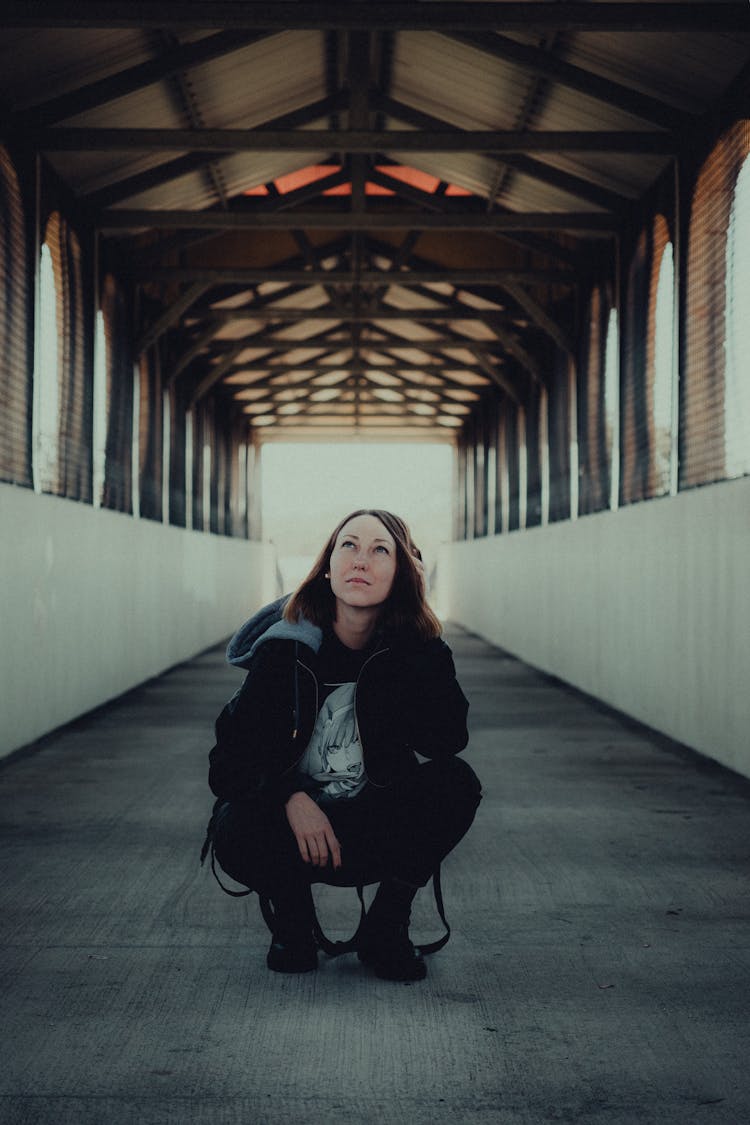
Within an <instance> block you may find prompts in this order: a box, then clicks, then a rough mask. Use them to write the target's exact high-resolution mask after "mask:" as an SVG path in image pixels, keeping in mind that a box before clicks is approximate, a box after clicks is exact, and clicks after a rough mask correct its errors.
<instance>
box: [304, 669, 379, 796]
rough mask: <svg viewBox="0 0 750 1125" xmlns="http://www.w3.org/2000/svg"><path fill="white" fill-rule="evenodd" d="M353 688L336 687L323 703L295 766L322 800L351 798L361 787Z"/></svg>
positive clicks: (346, 685)
mask: <svg viewBox="0 0 750 1125" xmlns="http://www.w3.org/2000/svg"><path fill="white" fill-rule="evenodd" d="M354 688H355V684H353V683H350V684H340V685H339V686H338V687H337V688H335V690H334V691H332V692H331V694H330V695H329V696H328V697H327V698H326V699H325V701H324V703H323V706H322V707H321V709H320V711H319V713H318V718H317V721H316V723H315V727H314V729H313V733H312V737H311V739H310V742H309V744H308V746H307V749H306V750H305V753H304V755H303V756H302V759H301V761H300V763H299V767H298V768H299V770H300V772H301V773H305V774H307V775H308V776H309V777H311V778H312V779H313V780H314V781H316V782H317V783H318V784H319V785H320V786H321V787H322V788H321V795H323V796H325V797H334V798H337V797H354V796H356V794H357V793H359V792H360V790H361V789H362V788H363V787H364V785H365V782H366V781H367V778H366V777H365V767H364V761H363V759H362V747H361V745H360V742H359V737H358V735H357V724H356V721H355V717H354Z"/></svg>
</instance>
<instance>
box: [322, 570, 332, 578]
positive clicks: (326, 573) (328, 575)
mask: <svg viewBox="0 0 750 1125" xmlns="http://www.w3.org/2000/svg"><path fill="white" fill-rule="evenodd" d="M323 577H324V578H330V577H331V576H330V574H329V573H328V571H326V572H325V574H324V575H323Z"/></svg>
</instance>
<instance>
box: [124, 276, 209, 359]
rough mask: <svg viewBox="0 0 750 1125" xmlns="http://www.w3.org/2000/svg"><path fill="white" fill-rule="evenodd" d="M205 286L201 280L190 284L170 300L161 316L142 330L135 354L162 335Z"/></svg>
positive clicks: (201, 292)
mask: <svg viewBox="0 0 750 1125" xmlns="http://www.w3.org/2000/svg"><path fill="white" fill-rule="evenodd" d="M206 288H207V286H205V285H204V284H202V282H196V283H195V284H194V285H191V286H190V288H189V289H186V290H185V292H184V293H181V294H180V296H179V297H178V298H177V299H176V300H175V301H173V302H172V304H171V305H170V306H169V308H168V309H165V310H164V312H163V313H162V314H161V316H159V317H158V318H157V319H156V320H155V321H154V323H153V324H151V325H149V327H148V328H146V329H145V330H144V332H143V333H142V335H141V336H140V337H139V339H138V341H137V343H136V346H135V352H136V355H142V354H143V352H145V351H146V349H147V348H149V347H151V345H152V344H155V343H156V341H157V340H158V339H159V337H160V336H163V335H164V333H165V332H166V331H167V330H168V329H169V328H171V327H172V325H173V324H176V323H177V322H178V320H179V319H180V317H181V316H182V315H183V313H185V312H186V311H187V310H188V309H189V308H190V306H191V305H194V304H195V302H196V301H197V300H199V299H200V298H201V297H202V296H203V294H204V293H205V292H206Z"/></svg>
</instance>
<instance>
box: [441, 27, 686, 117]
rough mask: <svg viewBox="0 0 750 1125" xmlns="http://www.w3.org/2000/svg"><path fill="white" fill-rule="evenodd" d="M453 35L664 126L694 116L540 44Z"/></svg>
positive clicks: (529, 70)
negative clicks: (575, 64)
mask: <svg viewBox="0 0 750 1125" xmlns="http://www.w3.org/2000/svg"><path fill="white" fill-rule="evenodd" d="M450 38H451V39H454V40H455V41H456V42H457V43H464V44H466V46H468V47H471V48H472V49H474V50H477V51H481V52H482V54H485V55H491V56H492V58H495V59H500V60H501V61H502V62H509V63H513V64H515V65H516V66H520V67H522V68H523V69H524V70H525V71H527V72H529V73H532V74H536V75H537V76H538V77H539V78H544V79H547V80H549V81H551V82H555V83H557V84H558V85H560V86H566V87H567V88H568V89H571V90H575V91H576V92H577V93H580V94H585V95H586V96H587V97H590V98H596V99H597V101H601V102H604V103H606V104H607V105H610V106H612V107H613V108H615V109H619V110H622V111H623V112H624V113H628V114H631V115H633V116H634V117H640V118H641V120H642V121H650V122H651V123H652V124H653V125H659V126H660V127H661V128H663V129H680V128H682V127H683V126H684V125H685V124H686V122H687V121H689V120H690V118H689V115H688V114H686V113H684V112H683V111H682V110H679V109H676V108H674V107H673V106H670V105H668V104H665V103H664V102H661V101H659V100H658V99H657V98H652V97H650V96H649V95H648V94H642V93H641V92H640V91H639V90H634V89H633V88H632V87H631V86H624V85H622V84H621V83H619V82H613V81H612V79H610V78H602V77H601V75H598V74H594V73H593V72H592V71H590V70H584V69H583V68H581V67H579V66H574V65H573V64H572V63H568V62H565V60H564V59H561V58H560V57H559V56H558V55H556V54H553V53H551V52H549V51H543V50H541V49H540V48H539V47H530V46H527V45H526V44H523V43H517V42H516V41H515V40H513V39H507V38H506V37H505V36H502V35H478V34H477V33H476V32H455V33H453V34H451V35H450Z"/></svg>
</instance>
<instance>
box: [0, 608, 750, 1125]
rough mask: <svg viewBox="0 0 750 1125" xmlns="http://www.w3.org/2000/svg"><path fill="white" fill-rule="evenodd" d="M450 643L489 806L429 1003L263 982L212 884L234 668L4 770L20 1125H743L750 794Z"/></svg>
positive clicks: (384, 993)
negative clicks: (210, 828) (214, 738)
mask: <svg viewBox="0 0 750 1125" xmlns="http://www.w3.org/2000/svg"><path fill="white" fill-rule="evenodd" d="M450 640H451V643H452V644H453V646H454V649H455V651H456V655H457V663H458V668H459V674H460V678H461V680H462V682H463V683H464V685H465V687H466V689H467V694H468V695H469V697H470V700H471V703H472V710H471V727H472V740H471V745H470V748H469V750H468V751H467V753H468V755H469V757H470V760H471V762H472V764H473V765H474V767H475V768H476V770H477V772H478V773H479V774H480V776H481V777H482V779H483V782H484V786H485V797H484V801H483V803H482V806H481V808H480V811H479V814H478V817H477V820H476V823H475V825H474V828H473V830H472V832H471V833H470V835H469V836H468V837H467V838H466V839H465V840H464V842H463V843H462V844H461V846H460V847H459V849H458V850H457V851H456V852H455V853H454V855H453V856H452V857H450V859H449V861H448V862H447V864H446V865H445V872H444V885H445V895H446V905H447V909H448V913H449V917H450V919H451V921H452V923H453V927H454V932H453V938H452V940H451V942H450V943H449V945H448V946H447V947H446V948H445V949H444V950H443V951H442V952H441V953H438V954H437V955H436V956H434V957H433V958H432V959H431V961H430V963H429V975H428V979H427V980H426V981H425V982H422V983H419V984H414V985H403V984H392V983H389V982H385V981H379V980H377V979H375V978H374V977H372V976H369V975H368V974H367V972H366V971H365V970H364V969H363V968H362V967H361V966H360V965H359V963H358V962H357V960H356V958H354V957H353V956H346V957H343V958H339V959H338V960H335V961H327V960H326V959H325V958H321V968H320V970H319V971H318V973H312V974H307V975H305V976H300V977H283V976H278V975H276V974H272V973H269V972H268V971H267V970H266V968H265V963H264V958H265V952H266V948H267V944H268V938H267V934H266V931H265V928H264V925H263V923H262V921H261V919H260V915H259V912H258V908H257V901H256V900H255V898H254V897H253V898H251V899H239V900H233V899H230V898H228V897H226V896H225V895H223V894H222V893H221V892H220V891H219V889H218V887H217V886H216V885H215V884H214V882H213V880H212V877H211V875H210V873H209V872H208V871H207V870H205V869H201V868H200V867H199V866H198V861H197V857H198V850H199V848H200V844H201V841H202V835H203V828H204V824H205V821H206V819H207V816H208V812H209V808H210V800H209V794H208V791H207V788H206V783H205V775H206V755H207V751H208V749H209V747H210V745H211V724H212V721H213V718H214V717H215V715H216V713H217V712H218V710H219V709H220V707H221V705H222V704H223V702H224V701H225V699H226V698H227V697H228V696H229V695H230V694H231V693H232V692H233V691H234V688H235V686H236V685H237V684H238V682H239V681H238V678H237V673H236V672H234V671H233V670H231V669H229V668H227V667H226V666H225V665H224V664H223V660H222V654H221V653H220V651H219V650H215V651H212V652H210V653H207V654H204V655H203V656H201V657H199V658H198V659H196V660H193V661H191V662H190V663H188V664H185V665H183V666H181V667H179V668H176V669H175V670H173V671H171V672H169V673H168V674H167V675H165V676H163V677H161V678H160V679H158V680H155V681H153V682H151V683H149V684H147V685H145V686H144V687H142V688H139V689H138V690H136V691H135V692H132V693H131V694H129V695H128V696H127V697H125V698H123V699H122V700H119V701H117V702H116V703H114V704H112V705H111V706H109V707H107V708H104V709H102V710H101V711H99V712H97V713H96V714H94V715H92V716H89V717H88V718H86V719H84V720H81V721H80V722H78V723H76V724H74V725H73V726H71V727H68V728H66V729H65V730H64V731H61V732H60V733H59V734H58V735H56V736H54V737H52V738H50V739H49V740H47V741H46V743H45V744H44V746H43V747H42V748H41V749H40V750H39V751H38V752H36V753H34V754H31V755H29V756H26V757H21V758H17V759H16V760H15V761H12V762H10V763H9V764H7V765H6V766H5V768H4V769H2V771H0V812H1V813H2V854H3V863H2V867H1V868H0V965H1V969H0V972H1V973H2V997H3V1018H2V1023H3V1035H2V1039H3V1044H2V1065H1V1066H0V1122H2V1125H10V1123H12V1125H21V1123H23V1125H105V1123H106V1125H125V1123H127V1125H130V1123H138V1125H193V1123H201V1125H203V1123H205V1125H358V1123H368V1125H369V1123H370V1122H372V1123H375V1122H381V1123H385V1125H397V1123H398V1125H401V1123H405V1125H411V1123H415V1125H427V1123H429V1125H443V1123H446V1125H447V1123H448V1122H450V1123H451V1125H455V1123H459V1125H462V1123H464V1122H470V1123H477V1125H490V1123H492V1125H506V1123H507V1125H537V1123H542V1122H544V1123H546V1122H584V1123H590V1122H601V1123H606V1125H636V1123H641V1125H643V1123H645V1125H655V1123H661V1122H669V1123H672V1125H693V1123H696V1125H698V1123H700V1125H704V1123H706V1125H747V1123H748V1122H750V1019H749V1016H750V1012H749V1009H750V927H748V919H749V915H750V910H749V909H748V881H747V880H748V872H749V870H750V867H749V865H748V859H749V852H750V798H749V793H750V785H748V784H747V783H744V782H742V781H740V780H739V779H737V778H735V777H733V776H732V775H730V774H728V773H726V772H724V771H722V770H720V769H719V768H718V767H717V768H713V767H708V766H705V765H704V766H701V764H700V763H699V762H697V761H696V760H695V759H694V758H692V757H690V756H689V755H686V754H680V753H675V752H672V751H670V749H669V748H668V747H665V746H662V745H660V744H659V740H657V739H655V738H649V736H648V735H647V733H644V732H643V731H642V730H638V729H635V728H634V727H633V726H632V725H628V724H625V723H623V722H621V721H620V720H619V719H618V718H617V717H616V716H613V715H612V714H610V713H608V712H606V711H604V710H603V709H602V708H598V707H596V706H594V705H592V704H591V703H590V702H588V701H587V700H585V699H583V698H581V697H580V696H579V695H577V694H575V693H572V692H569V691H567V690H566V689H564V688H562V687H560V686H558V685H556V684H553V683H551V682H550V681H549V680H547V679H545V678H544V677H542V676H540V675H538V674H537V673H535V672H534V671H532V670H530V669H529V668H527V667H525V666H524V665H522V664H519V663H518V662H516V661H514V660H512V659H510V658H508V657H507V656H505V655H504V654H503V653H501V652H499V651H498V650H497V649H493V648H491V647H490V646H489V645H487V644H485V643H483V642H482V641H480V640H478V639H477V638H475V637H471V636H469V635H467V634H464V633H461V632H459V631H457V630H453V631H452V632H451V633H450ZM318 901H319V907H320V913H321V915H322V918H323V919H324V921H325V924H326V926H327V928H328V929H329V930H331V931H334V932H336V931H341V934H342V935H343V932H344V931H346V930H348V929H349V928H350V927H352V926H353V924H354V921H355V916H356V909H355V907H356V898H355V896H354V893H353V892H352V891H347V890H334V889H332V888H320V892H319V895H318ZM417 907H418V909H417V911H416V915H417V917H416V924H415V931H416V932H417V936H424V937H427V936H435V935H436V934H437V933H438V932H439V926H438V925H436V919H435V914H434V907H433V904H432V902H431V896H430V894H429V892H427V893H425V892H423V893H422V894H421V895H420V898H419V899H418V903H417Z"/></svg>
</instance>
